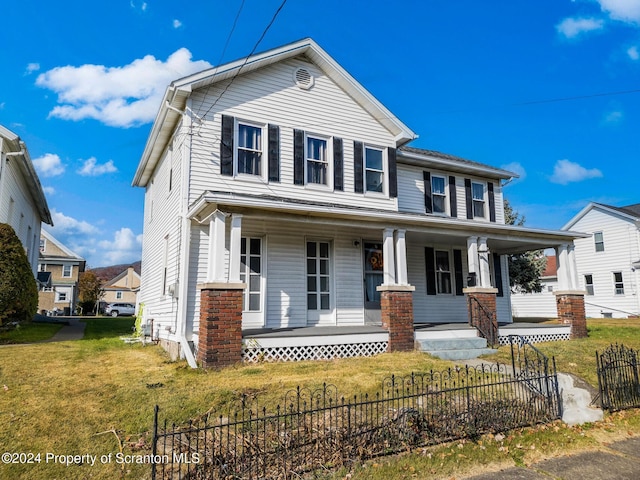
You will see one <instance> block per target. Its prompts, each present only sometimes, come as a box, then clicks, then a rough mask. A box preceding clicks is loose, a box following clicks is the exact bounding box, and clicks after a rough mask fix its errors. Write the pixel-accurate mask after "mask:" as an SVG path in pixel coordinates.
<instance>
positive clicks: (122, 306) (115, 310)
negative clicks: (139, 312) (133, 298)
mask: <svg viewBox="0 0 640 480" xmlns="http://www.w3.org/2000/svg"><path fill="white" fill-rule="evenodd" d="M104 313H105V314H106V315H111V316H112V317H117V316H118V315H135V314H136V306H135V305H134V304H133V303H109V304H107V306H106V307H105V308H104Z"/></svg>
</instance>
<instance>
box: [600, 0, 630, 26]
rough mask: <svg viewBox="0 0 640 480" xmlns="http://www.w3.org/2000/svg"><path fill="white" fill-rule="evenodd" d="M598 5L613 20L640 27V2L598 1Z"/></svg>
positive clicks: (623, 0) (621, 0)
mask: <svg viewBox="0 0 640 480" xmlns="http://www.w3.org/2000/svg"><path fill="white" fill-rule="evenodd" d="M598 3H599V4H600V8H601V9H602V11H603V12H607V13H608V14H609V17H611V18H612V19H613V20H620V21H623V22H626V23H635V24H637V25H640V0H598Z"/></svg>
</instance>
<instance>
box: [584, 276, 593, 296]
mask: <svg viewBox="0 0 640 480" xmlns="http://www.w3.org/2000/svg"><path fill="white" fill-rule="evenodd" d="M584 289H585V290H586V291H587V295H593V275H590V274H589V275H585V276H584Z"/></svg>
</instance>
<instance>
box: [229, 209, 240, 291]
mask: <svg viewBox="0 0 640 480" xmlns="http://www.w3.org/2000/svg"><path fill="white" fill-rule="evenodd" d="M241 240H242V215H241V214H239V213H234V214H233V215H231V234H230V238H229V283H240V249H241Z"/></svg>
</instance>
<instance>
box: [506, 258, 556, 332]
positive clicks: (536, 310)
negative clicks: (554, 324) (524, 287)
mask: <svg viewBox="0 0 640 480" xmlns="http://www.w3.org/2000/svg"><path fill="white" fill-rule="evenodd" d="M546 259H547V264H546V265H545V268H544V271H543V272H542V275H541V276H540V284H541V285H542V290H541V291H540V292H537V293H512V294H511V312H512V313H513V317H514V318H517V319H519V320H520V321H524V320H533V319H537V320H540V319H545V320H548V319H550V318H556V317H557V316H558V312H557V308H556V297H555V294H554V292H557V291H558V268H557V256H556V255H547V256H546Z"/></svg>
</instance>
